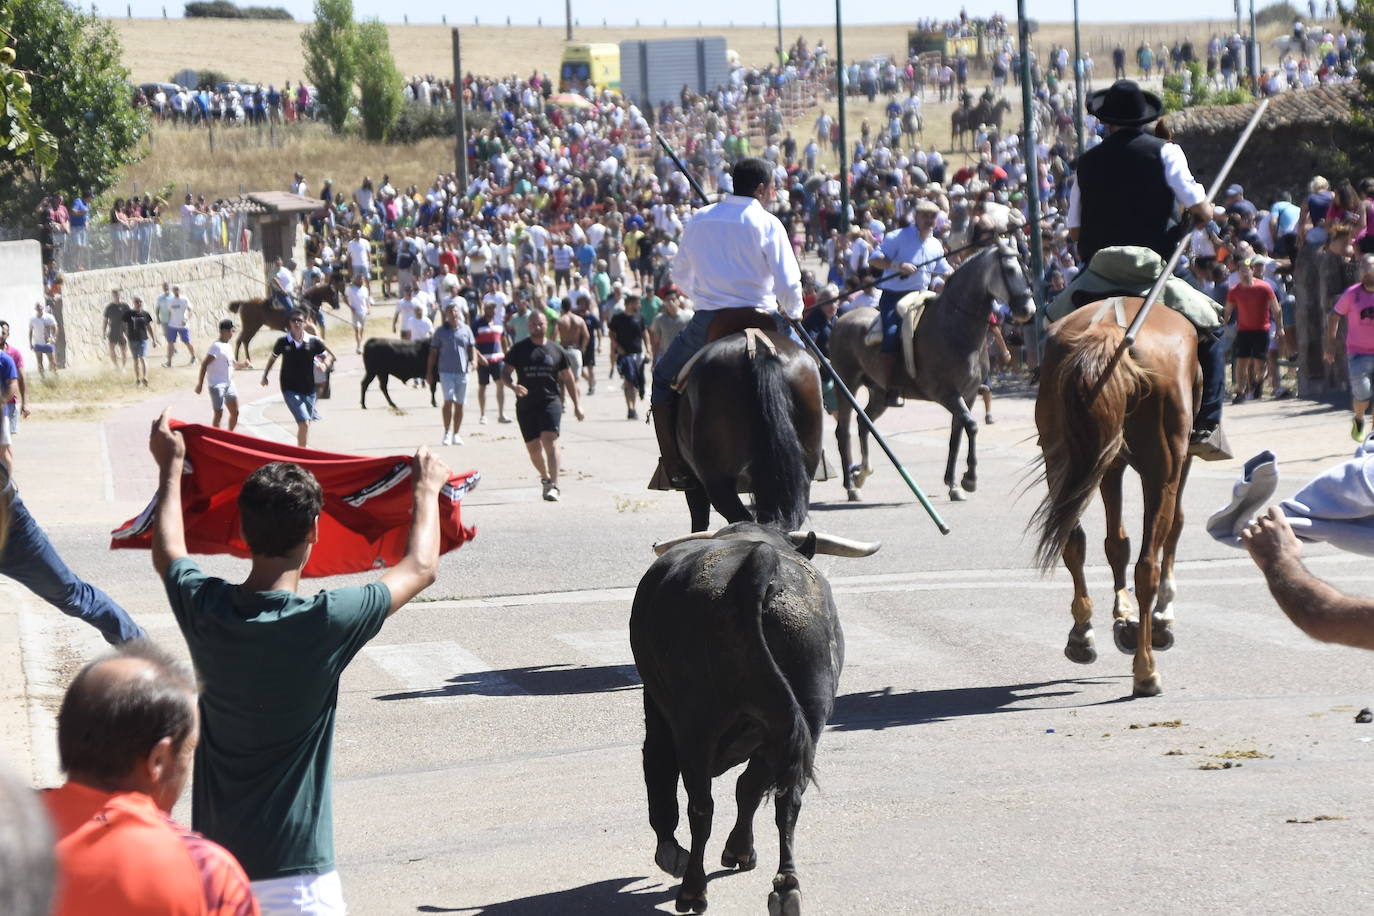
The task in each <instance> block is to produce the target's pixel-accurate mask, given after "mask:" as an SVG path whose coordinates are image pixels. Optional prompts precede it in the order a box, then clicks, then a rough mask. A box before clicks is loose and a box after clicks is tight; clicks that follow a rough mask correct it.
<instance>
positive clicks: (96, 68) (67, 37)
mask: <svg viewBox="0 0 1374 916" xmlns="http://www.w3.org/2000/svg"><path fill="white" fill-rule="evenodd" d="M5 5H6V8H7V12H8V13H9V15H11V16H12V17H13V19H12V20H11V21H12V22H14V23H18V24H20V25H18V26H16V35H15V38H16V40H17V46H16V48H15V61H14V65H13V66H14V69H16V70H20V71H24V72H25V73H27V74H28V80H29V84H30V86H31V87H32V89H31V93H30V99H29V106H30V107H29V111H30V115H31V117H32V120H33V123H35V124H37V125H38V126H39V127H40V129H41V130H42V131H46V133H47V134H49V135H50V136H52V137H56V138H59V142H58V145H57V150H56V154H55V155H53V156H51V157H45V156H41V155H40V156H38V157H34V156H28V157H19V158H10V157H3V158H0V217H9V218H11V219H13V218H15V217H22V218H27V217H28V215H29V214H31V213H32V211H33V208H34V205H35V204H36V202H37V200H38V198H39V197H40V196H41V195H42V194H44V193H48V192H52V191H65V192H68V193H75V192H77V191H81V190H90V191H93V192H94V193H96V194H99V193H101V192H103V191H105V190H106V189H108V188H109V187H110V186H111V185H113V184H114V183H115V182H116V181H117V180H118V178H119V173H120V170H121V169H123V167H124V166H125V165H127V164H128V163H130V162H132V161H134V159H135V158H137V152H136V151H137V147H138V142H139V140H140V139H141V138H142V137H143V135H144V133H145V132H146V131H147V129H148V124H147V119H146V118H145V117H144V116H143V114H142V113H141V112H139V111H137V110H136V109H135V108H134V107H133V99H132V96H131V92H130V88H129V71H128V70H126V69H125V68H124V66H123V64H122V63H121V56H122V54H123V49H122V48H121V47H120V44H119V39H118V37H117V36H116V35H115V32H114V29H113V28H111V27H110V25H109V24H108V23H106V22H104V21H103V20H100V19H97V18H96V17H94V16H88V15H86V14H84V13H81V12H79V11H77V10H76V9H74V8H73V7H71V6H69V5H67V4H66V3H64V2H63V0H8V2H7V3H6V4H5Z"/></svg>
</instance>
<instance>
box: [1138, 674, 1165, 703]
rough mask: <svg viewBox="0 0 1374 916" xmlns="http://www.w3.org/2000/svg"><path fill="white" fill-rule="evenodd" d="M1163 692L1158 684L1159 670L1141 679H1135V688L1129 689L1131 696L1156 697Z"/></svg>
mask: <svg viewBox="0 0 1374 916" xmlns="http://www.w3.org/2000/svg"><path fill="white" fill-rule="evenodd" d="M1163 692H1164V688H1163V687H1162V686H1161V685H1160V680H1159V672H1158V671H1156V672H1155V673H1154V674H1152V675H1150V676H1149V677H1147V678H1146V679H1145V680H1143V681H1136V682H1135V688H1134V689H1133V690H1131V696H1133V697H1157V696H1159V695H1160V694H1161V693H1163Z"/></svg>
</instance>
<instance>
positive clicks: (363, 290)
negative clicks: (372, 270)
mask: <svg viewBox="0 0 1374 916" xmlns="http://www.w3.org/2000/svg"><path fill="white" fill-rule="evenodd" d="M345 295H346V296H347V297H348V308H349V311H351V312H352V313H353V342H354V343H355V344H356V345H357V350H356V351H355V352H358V353H361V352H363V329H364V328H365V327H367V315H368V313H369V312H370V311H372V295H371V294H370V293H369V292H368V291H367V287H366V286H364V285H363V278H362V277H361V276H354V277H353V281H352V282H351V283H349V284H348V291H347V292H346V293H345Z"/></svg>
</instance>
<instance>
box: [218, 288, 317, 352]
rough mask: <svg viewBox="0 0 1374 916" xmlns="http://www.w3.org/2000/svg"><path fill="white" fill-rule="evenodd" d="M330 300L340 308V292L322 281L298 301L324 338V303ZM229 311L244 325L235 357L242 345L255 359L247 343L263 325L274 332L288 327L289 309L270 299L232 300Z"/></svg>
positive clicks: (240, 332) (235, 346)
mask: <svg viewBox="0 0 1374 916" xmlns="http://www.w3.org/2000/svg"><path fill="white" fill-rule="evenodd" d="M326 302H327V303H329V306H330V308H335V309H337V308H338V307H339V292H338V290H336V289H335V288H334V287H333V286H332V285H330V284H328V283H322V284H320V285H319V286H316V287H313V288H311V289H308V290H306V291H305V292H304V293H302V294H301V296H300V298H299V299H298V300H297V306H298V307H300V308H303V309H305V311H306V312H307V313H309V316H310V320H311V321H313V322H314V323H315V327H316V328H318V329H319V332H320V336H321V337H324V336H325V335H324V312H323V311H322V308H323V306H324V303H326ZM229 311H231V312H236V313H238V314H239V316H240V317H241V318H242V319H243V324H242V326H241V327H240V329H239V336H238V338H237V339H236V340H235V341H234V359H238V358H239V347H242V348H243V354H244V356H245V357H247V358H248V359H249V360H252V358H253V354H252V352H251V351H250V350H249V349H248V345H249V344H250V343H252V341H253V335H254V334H256V333H258V329H259V328H262V327H264V326H266V327H268V328H270V329H272V330H273V331H285V330H286V311H285V310H284V309H282V308H281V307H280V306H278V305H276V304H275V303H273V302H272V300H271V299H243V300H240V301H238V302H231V303H229Z"/></svg>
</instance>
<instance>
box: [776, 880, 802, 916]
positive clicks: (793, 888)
mask: <svg viewBox="0 0 1374 916" xmlns="http://www.w3.org/2000/svg"><path fill="white" fill-rule="evenodd" d="M768 916H801V888H800V887H799V886H798V885H797V876H796V875H778V876H777V877H776V878H774V879H773V891H772V893H770V894H769V895H768Z"/></svg>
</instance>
